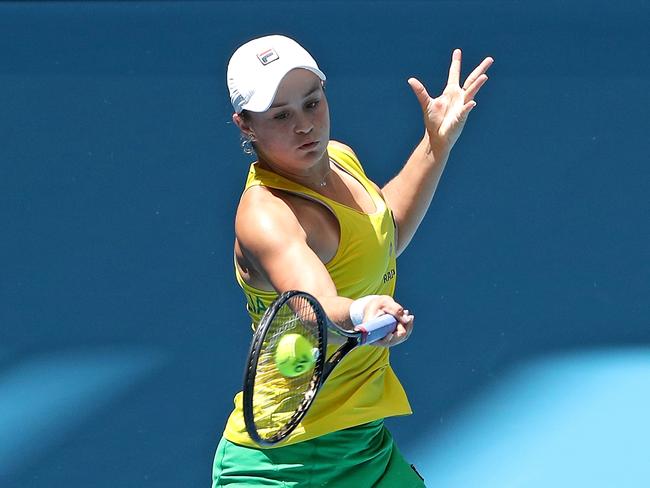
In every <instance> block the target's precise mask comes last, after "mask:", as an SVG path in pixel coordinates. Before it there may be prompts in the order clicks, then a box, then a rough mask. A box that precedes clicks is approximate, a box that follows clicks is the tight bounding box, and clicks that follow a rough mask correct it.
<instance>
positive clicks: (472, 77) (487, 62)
mask: <svg viewBox="0 0 650 488" xmlns="http://www.w3.org/2000/svg"><path fill="white" fill-rule="evenodd" d="M492 63H494V59H492V58H490V57H488V58H485V59H484V60H483V61H481V64H479V65H478V66H477V67H476V68H474V71H472V72H471V73H470V74H469V76H468V77H467V79H466V80H465V83H464V84H463V89H464V90H467V89H468V88H467V87H469V85H471V84H472V83H474V81H476V79H477V78H478V77H479V76H481V75H482V74H484V73H485V72H486V71H487V70H488V69H489V68H490V66H492Z"/></svg>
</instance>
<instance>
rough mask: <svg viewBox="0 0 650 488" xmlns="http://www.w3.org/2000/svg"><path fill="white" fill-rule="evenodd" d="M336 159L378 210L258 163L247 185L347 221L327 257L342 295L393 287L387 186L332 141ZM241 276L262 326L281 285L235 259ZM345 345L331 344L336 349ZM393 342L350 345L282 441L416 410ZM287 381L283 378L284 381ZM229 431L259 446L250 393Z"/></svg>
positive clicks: (254, 317) (237, 398)
mask: <svg viewBox="0 0 650 488" xmlns="http://www.w3.org/2000/svg"><path fill="white" fill-rule="evenodd" d="M328 152H329V156H330V158H331V160H332V161H333V163H335V164H336V165H337V166H338V167H339V168H341V169H342V170H343V171H345V172H347V173H348V174H350V175H351V176H352V177H354V178H355V179H356V180H357V181H359V183H361V185H362V186H363V187H364V189H365V190H366V192H368V194H369V195H370V197H371V198H372V201H373V203H374V206H375V210H374V212H372V213H364V212H361V211H359V210H356V209H353V208H351V207H348V206H346V205H343V204H341V203H339V202H337V201H335V200H332V199H330V198H327V197H325V196H323V195H320V194H319V193H317V192H315V191H313V190H311V189H308V188H306V187H304V186H302V185H300V184H298V183H295V182H293V181H291V180H288V179H286V178H284V177H282V176H280V175H277V174H275V173H273V172H271V171H268V170H265V169H263V168H260V167H258V166H257V164H256V163H253V164H251V167H250V170H249V173H248V178H247V181H246V186H245V189H244V191H246V190H247V189H248V188H250V187H252V186H256V185H263V186H266V187H269V188H275V189H279V190H282V191H286V192H288V193H292V194H296V195H298V196H301V197H304V198H308V199H310V200H312V201H316V202H319V203H321V204H323V205H324V206H325V207H326V208H327V209H329V211H330V212H332V214H333V215H334V216H335V217H336V219H337V221H338V223H339V228H340V239H339V246H338V249H337V252H336V254H335V256H334V257H333V258H332V259H331V260H330V261H329V262H328V263H327V264H325V267H326V268H327V270H328V272H329V274H330V276H331V277H332V280H333V282H334V284H335V285H336V289H337V292H338V295H339V296H343V297H348V298H351V299H356V298H360V297H362V296H365V295H391V296H392V295H393V292H394V290H395V280H396V259H395V257H396V255H395V224H394V220H393V216H392V213H391V211H390V209H389V208H388V205H387V204H386V202H385V201H384V199H383V197H382V196H381V194H380V193H379V192H378V191H377V190H376V188H375V187H374V185H373V184H372V183H371V182H370V180H369V179H368V177H367V176H366V174H365V173H364V171H363V168H362V167H361V164H360V163H359V161H358V159H357V158H356V156H355V155H354V154H352V153H350V152H348V151H345V150H342V149H340V148H338V147H335V146H333V145H330V146H329V147H328ZM235 276H236V278H237V282H238V283H239V285H240V286H241V288H242V291H243V292H244V294H245V295H246V300H247V310H248V313H249V315H250V316H251V319H252V321H253V323H252V326H253V328H255V327H256V326H257V324H258V323H259V320H260V318H261V317H262V315H263V314H264V311H265V310H266V308H267V307H268V306H269V304H270V303H271V302H272V301H273V300H274V299H275V298H276V297H277V296H278V294H277V293H276V292H271V291H265V290H259V289H257V288H254V287H252V286H250V285H248V284H246V283H245V282H244V281H243V279H242V277H241V276H240V274H239V272H238V270H237V266H235ZM337 347H338V346H336V345H330V346H328V355H329V354H332V353H333V352H334V351H335V350H336V349H337ZM389 356H390V350H389V349H388V348H383V347H375V346H362V347H359V348H357V349H354V350H353V351H352V352H350V353H349V354H348V355H347V356H346V357H345V358H344V359H343V360H342V361H341V363H339V365H338V366H337V367H336V368H334V370H333V371H332V374H331V375H330V376H329V378H328V379H327V381H326V382H325V384H324V385H323V387H322V388H321V390H320V391H319V393H318V396H317V397H316V400H315V401H314V404H313V405H312V407H311V408H310V410H309V412H308V413H307V415H306V416H305V418H304V419H303V420H302V422H301V423H300V425H299V426H298V427H297V428H296V429H295V430H294V431H293V432H292V433H291V434H290V436H289V437H288V438H287V439H286V440H284V441H283V442H282V443H280V444H278V446H283V445H288V444H294V443H297V442H301V441H304V440H308V439H312V438H315V437H319V436H321V435H324V434H328V433H330V432H334V431H337V430H341V429H345V428H348V427H354V426H356V425H361V424H364V423H367V422H371V421H374V420H377V419H380V418H384V417H389V416H395V415H408V414H410V413H412V412H411V407H410V405H409V402H408V399H407V397H406V394H405V392H404V389H403V388H402V385H401V384H400V382H399V380H398V379H397V376H396V375H395V373H394V372H393V369H392V368H391V366H390V363H389ZM279 387H281V385H280V386H279ZM234 403H235V408H234V410H233V412H232V413H231V415H230V417H229V419H228V422H227V424H226V428H225V431H224V437H225V438H226V439H228V440H229V441H231V442H234V443H236V444H240V445H245V446H251V447H259V446H258V445H257V444H255V443H254V442H253V441H252V440H251V439H250V437H249V436H248V434H247V432H246V427H245V424H244V416H243V411H242V393H241V392H239V393H238V394H237V395H236V396H235V399H234Z"/></svg>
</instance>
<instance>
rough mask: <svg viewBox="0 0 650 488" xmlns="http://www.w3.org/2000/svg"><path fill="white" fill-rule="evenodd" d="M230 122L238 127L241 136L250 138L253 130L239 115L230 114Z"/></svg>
mask: <svg viewBox="0 0 650 488" xmlns="http://www.w3.org/2000/svg"><path fill="white" fill-rule="evenodd" d="M232 121H233V124H235V125H236V126H237V127H239V130H240V131H241V132H242V134H244V136H246V137H250V136H252V135H253V128H252V127H251V125H250V123H249V122H247V121H246V119H244V117H242V116H241V114H238V113H234V114H232Z"/></svg>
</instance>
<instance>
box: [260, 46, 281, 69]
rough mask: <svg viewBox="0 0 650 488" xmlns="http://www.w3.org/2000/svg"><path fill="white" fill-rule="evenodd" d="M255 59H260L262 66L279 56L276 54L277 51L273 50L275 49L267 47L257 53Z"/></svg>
mask: <svg viewBox="0 0 650 488" xmlns="http://www.w3.org/2000/svg"><path fill="white" fill-rule="evenodd" d="M257 59H259V60H260V63H262V64H263V65H264V66H266V65H267V64H269V63H272V62H273V61H277V60H278V59H280V56H278V53H277V52H275V49H273V48H271V49H267V50H266V51H264V52H262V53H259V54H258V55H257Z"/></svg>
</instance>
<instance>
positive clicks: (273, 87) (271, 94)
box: [242, 66, 326, 112]
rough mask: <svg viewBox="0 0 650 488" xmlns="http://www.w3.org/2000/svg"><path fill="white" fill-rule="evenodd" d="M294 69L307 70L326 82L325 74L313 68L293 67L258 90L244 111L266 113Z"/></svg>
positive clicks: (244, 107)
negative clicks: (282, 83)
mask: <svg viewBox="0 0 650 488" xmlns="http://www.w3.org/2000/svg"><path fill="white" fill-rule="evenodd" d="M294 69H306V70H309V71H311V72H312V73H314V74H315V75H316V76H318V78H320V80H321V81H325V79H326V78H325V74H324V73H323V72H322V71H321V70H319V69H317V68H314V67H313V66H292V67H291V68H290V69H288V70H286V71H284V72H278V73H277V75H276V77H275V79H274V80H273V82H272V83H267V84H266V85H265V86H264V87H262V88H261V89H258V90H256V92H255V94H254V95H253V96H252V97H251V99H250V100H249V101H248V102H247V103H245V104H244V105H242V110H248V111H250V112H266V111H267V110H268V109H269V107H270V106H271V104H273V100H274V99H275V94H276V93H277V92H278V88H279V86H280V83H281V82H282V80H283V79H284V77H285V76H287V73H289V72H290V71H293V70H294Z"/></svg>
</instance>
